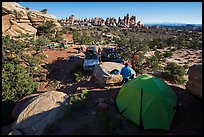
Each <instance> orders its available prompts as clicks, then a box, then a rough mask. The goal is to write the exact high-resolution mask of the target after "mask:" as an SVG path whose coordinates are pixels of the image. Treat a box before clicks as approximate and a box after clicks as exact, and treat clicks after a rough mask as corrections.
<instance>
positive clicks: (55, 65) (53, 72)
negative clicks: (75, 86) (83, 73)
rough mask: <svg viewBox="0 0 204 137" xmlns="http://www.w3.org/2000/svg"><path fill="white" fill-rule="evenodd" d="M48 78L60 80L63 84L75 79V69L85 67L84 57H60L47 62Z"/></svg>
mask: <svg viewBox="0 0 204 137" xmlns="http://www.w3.org/2000/svg"><path fill="white" fill-rule="evenodd" d="M46 68H47V70H48V75H47V77H46V78H47V79H49V80H50V81H60V82H61V83H63V84H66V83H69V82H73V81H74V73H73V72H74V71H77V70H78V69H83V59H82V58H77V59H74V60H66V59H62V58H58V59H57V60H56V61H54V62H52V63H50V64H47V65H46Z"/></svg>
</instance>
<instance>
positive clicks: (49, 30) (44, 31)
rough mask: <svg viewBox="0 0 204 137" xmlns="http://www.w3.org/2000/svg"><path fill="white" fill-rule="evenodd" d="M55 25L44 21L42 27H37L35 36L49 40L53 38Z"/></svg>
mask: <svg viewBox="0 0 204 137" xmlns="http://www.w3.org/2000/svg"><path fill="white" fill-rule="evenodd" d="M54 27H55V24H54V22H53V21H46V22H45V23H44V24H43V25H41V26H39V27H37V34H36V35H37V36H41V35H44V36H46V37H47V38H49V39H51V38H53V37H54V35H53V34H54V33H55V30H54Z"/></svg>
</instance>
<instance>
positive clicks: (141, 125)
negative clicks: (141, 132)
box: [139, 89, 143, 129]
mask: <svg viewBox="0 0 204 137" xmlns="http://www.w3.org/2000/svg"><path fill="white" fill-rule="evenodd" d="M142 97H143V89H141V94H140V124H139V125H140V127H141V128H142V129H143V122H142Z"/></svg>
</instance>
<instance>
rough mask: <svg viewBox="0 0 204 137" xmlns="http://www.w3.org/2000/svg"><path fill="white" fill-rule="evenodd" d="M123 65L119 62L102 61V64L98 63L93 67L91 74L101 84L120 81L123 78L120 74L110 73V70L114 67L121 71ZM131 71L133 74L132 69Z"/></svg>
mask: <svg viewBox="0 0 204 137" xmlns="http://www.w3.org/2000/svg"><path fill="white" fill-rule="evenodd" d="M123 67H124V65H123V64H121V63H115V62H103V63H102V64H99V65H97V66H96V67H95V68H94V71H93V76H94V77H95V78H96V79H97V80H98V81H99V82H101V83H102V84H116V83H120V82H121V81H122V80H123V78H122V75H120V74H116V75H114V74H111V71H112V70H114V69H117V70H119V71H121V69H122V68H123ZM132 72H133V74H135V71H134V70H132Z"/></svg>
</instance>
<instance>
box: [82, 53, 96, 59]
mask: <svg viewBox="0 0 204 137" xmlns="http://www.w3.org/2000/svg"><path fill="white" fill-rule="evenodd" d="M97 58H98V55H97V54H87V55H86V57H85V59H97Z"/></svg>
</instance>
